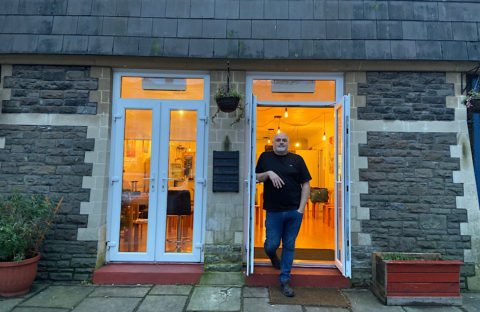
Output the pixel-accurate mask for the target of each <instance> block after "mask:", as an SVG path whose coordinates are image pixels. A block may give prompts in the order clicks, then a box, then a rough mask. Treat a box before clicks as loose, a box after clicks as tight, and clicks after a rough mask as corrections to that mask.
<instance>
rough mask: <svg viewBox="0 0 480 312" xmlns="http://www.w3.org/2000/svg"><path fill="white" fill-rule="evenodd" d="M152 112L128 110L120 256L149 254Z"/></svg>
mask: <svg viewBox="0 0 480 312" xmlns="http://www.w3.org/2000/svg"><path fill="white" fill-rule="evenodd" d="M151 139H152V111H151V110H141V109H127V110H125V135H124V140H123V175H122V199H121V214H120V237H119V242H120V244H119V251H120V252H146V250H147V228H148V223H147V220H148V200H149V186H150V184H149V181H150V180H149V178H150V155H151Z"/></svg>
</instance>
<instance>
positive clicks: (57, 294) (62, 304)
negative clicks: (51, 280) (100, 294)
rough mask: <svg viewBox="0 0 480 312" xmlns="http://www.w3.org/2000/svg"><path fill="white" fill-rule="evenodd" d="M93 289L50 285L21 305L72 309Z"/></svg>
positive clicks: (90, 287) (91, 287)
mask: <svg viewBox="0 0 480 312" xmlns="http://www.w3.org/2000/svg"><path fill="white" fill-rule="evenodd" d="M93 290H94V287H93V286H50V287H48V288H47V289H46V290H44V291H42V292H40V293H38V294H37V295H35V296H33V297H32V298H30V299H29V300H27V301H25V302H24V303H22V304H21V306H34V307H45V308H67V309H72V308H73V307H75V306H76V305H77V304H78V303H79V302H80V301H81V300H82V299H84V298H85V297H86V296H88V294H90V293H91V292H92V291H93Z"/></svg>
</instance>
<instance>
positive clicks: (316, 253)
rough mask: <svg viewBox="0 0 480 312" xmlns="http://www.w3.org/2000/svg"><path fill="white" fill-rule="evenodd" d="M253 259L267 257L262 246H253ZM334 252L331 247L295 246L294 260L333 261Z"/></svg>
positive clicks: (280, 253) (279, 252)
mask: <svg viewBox="0 0 480 312" xmlns="http://www.w3.org/2000/svg"><path fill="white" fill-rule="evenodd" d="M277 255H278V257H279V258H280V257H281V255H282V248H278V249H277ZM254 257H255V259H268V257H267V255H266V254H265V249H263V247H255V249H254ZM334 257H335V252H334V251H333V250H332V249H307V248H295V260H316V261H334V260H335V259H334Z"/></svg>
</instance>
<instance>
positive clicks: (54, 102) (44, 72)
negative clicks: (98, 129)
mask: <svg viewBox="0 0 480 312" xmlns="http://www.w3.org/2000/svg"><path fill="white" fill-rule="evenodd" d="M3 87H4V88H9V89H11V97H10V99H9V100H4V101H3V105H2V112H3V113H54V114H93V115H95V114H96V113H97V103H96V102H91V101H90V100H89V98H90V91H92V90H97V88H98V79H96V78H91V77H90V67H83V66H37V65H32V66H30V65H14V66H13V69H12V75H11V76H9V77H8V76H7V77H5V80H4V86H3Z"/></svg>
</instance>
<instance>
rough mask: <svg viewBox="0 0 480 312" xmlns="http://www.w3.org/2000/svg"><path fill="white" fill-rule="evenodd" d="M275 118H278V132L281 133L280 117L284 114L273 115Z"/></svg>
mask: <svg viewBox="0 0 480 312" xmlns="http://www.w3.org/2000/svg"><path fill="white" fill-rule="evenodd" d="M273 118H274V119H278V127H277V134H279V133H280V132H281V131H280V118H282V116H273Z"/></svg>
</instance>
